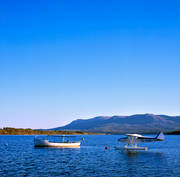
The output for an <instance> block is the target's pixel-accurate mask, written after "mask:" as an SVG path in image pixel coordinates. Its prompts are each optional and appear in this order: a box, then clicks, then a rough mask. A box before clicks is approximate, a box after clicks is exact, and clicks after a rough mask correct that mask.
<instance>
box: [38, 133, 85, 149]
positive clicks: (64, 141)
mask: <svg viewBox="0 0 180 177" xmlns="http://www.w3.org/2000/svg"><path fill="white" fill-rule="evenodd" d="M70 138H75V136H68V135H48V136H37V137H36V136H35V137H34V147H60V148H80V145H81V141H72V140H70ZM82 140H83V138H82Z"/></svg>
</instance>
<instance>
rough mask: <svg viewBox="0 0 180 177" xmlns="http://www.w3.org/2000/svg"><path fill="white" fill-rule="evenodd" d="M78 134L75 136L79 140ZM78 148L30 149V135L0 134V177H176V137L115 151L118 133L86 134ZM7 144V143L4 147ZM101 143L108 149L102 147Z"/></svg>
mask: <svg viewBox="0 0 180 177" xmlns="http://www.w3.org/2000/svg"><path fill="white" fill-rule="evenodd" d="M81 137H82V136H79V139H80V138H81ZM83 137H84V138H85V141H84V142H83V143H82V146H81V148H79V149H60V148H34V146H33V145H34V144H33V139H34V136H0V177H9V176H12V177H16V176H35V177H36V176H37V177H38V176H39V177H43V176H83V177H84V176H100V177H103V176H129V177H131V176H132V177H136V176H138V177H139V176H144V177H149V176H156V177H160V176H162V177H165V176H180V136H178V135H177V136H176V135H169V136H168V135H166V136H165V138H166V139H165V141H163V142H155V143H146V144H145V146H148V148H149V150H148V151H145V152H138V153H126V152H121V151H119V150H115V149H114V147H115V146H116V145H118V144H119V143H118V142H117V139H118V138H119V137H121V136H120V135H87V136H83ZM5 144H8V146H5ZM105 146H108V147H109V149H108V150H105Z"/></svg>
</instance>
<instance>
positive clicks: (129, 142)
mask: <svg viewBox="0 0 180 177" xmlns="http://www.w3.org/2000/svg"><path fill="white" fill-rule="evenodd" d="M163 140H164V134H163V132H160V133H158V134H157V136H156V137H148V136H142V135H139V134H126V137H123V138H119V139H118V141H119V142H121V143H126V145H125V146H117V147H115V148H116V149H119V150H132V151H133V150H145V151H146V150H148V148H147V147H138V146H137V144H138V143H145V142H155V141H163Z"/></svg>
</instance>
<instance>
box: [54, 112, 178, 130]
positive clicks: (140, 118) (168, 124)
mask: <svg viewBox="0 0 180 177" xmlns="http://www.w3.org/2000/svg"><path fill="white" fill-rule="evenodd" d="M51 130H80V131H90V132H103V133H151V132H158V131H165V132H167V131H175V130H180V116H167V115H155V114H135V115H131V116H98V117H94V118H91V119H77V120H74V121H72V122H71V123H70V124H67V125H66V126H63V127H57V128H53V129H51Z"/></svg>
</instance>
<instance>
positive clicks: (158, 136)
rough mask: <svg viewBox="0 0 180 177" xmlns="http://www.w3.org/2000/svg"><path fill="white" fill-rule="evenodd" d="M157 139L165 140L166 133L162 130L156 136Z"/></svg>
mask: <svg viewBox="0 0 180 177" xmlns="http://www.w3.org/2000/svg"><path fill="white" fill-rule="evenodd" d="M156 140H157V141H163V140H164V134H163V132H160V133H159V134H158V135H157V136H156Z"/></svg>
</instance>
